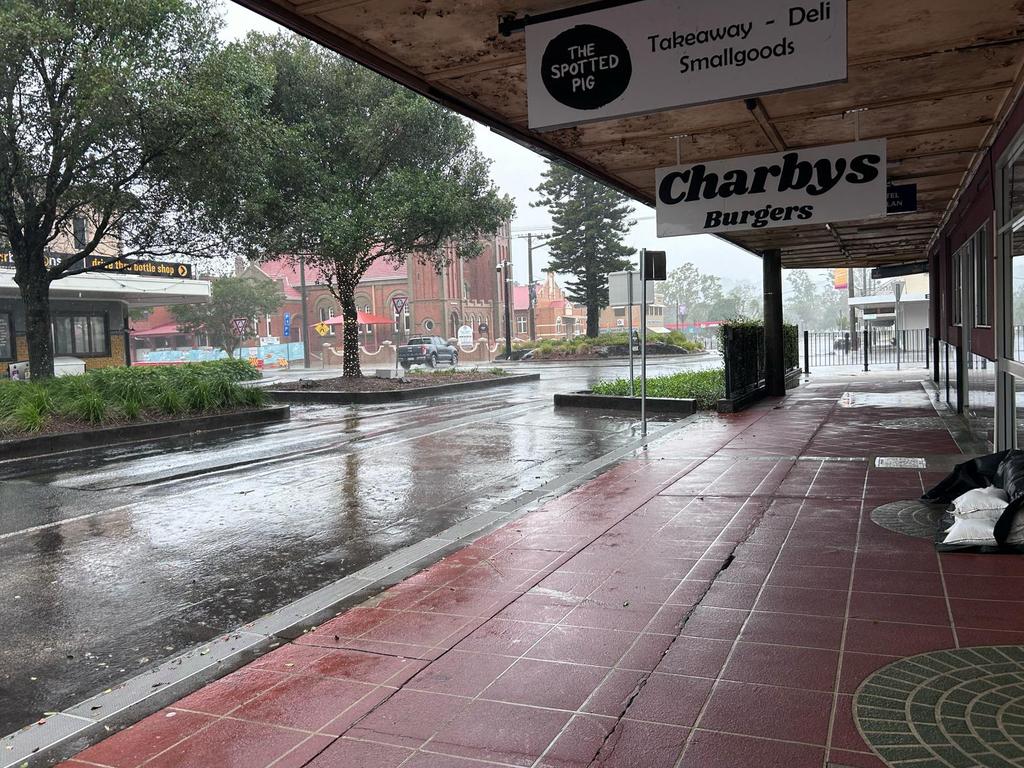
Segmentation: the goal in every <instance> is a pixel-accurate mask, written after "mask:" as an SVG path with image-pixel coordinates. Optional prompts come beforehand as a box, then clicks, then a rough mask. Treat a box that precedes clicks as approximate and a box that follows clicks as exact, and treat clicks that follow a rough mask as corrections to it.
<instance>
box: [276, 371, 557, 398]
mask: <svg viewBox="0 0 1024 768" xmlns="http://www.w3.org/2000/svg"><path fill="white" fill-rule="evenodd" d="M539 378H540V374H539V373H519V374H515V375H514V376H500V377H497V378H494V379H482V380H480V381H457V382H452V383H451V384H438V385H436V386H432V387H415V388H410V389H392V390H383V391H378V392H330V391H325V390H315V389H268V390H267V394H269V395H270V396H271V398H273V399H274V400H276V401H278V402H282V403H308V404H324V405H371V404H377V403H395V402H400V401H403V400H414V399H416V398H418V397H431V396H433V395H447V394H450V393H453V392H463V391H466V390H473V389H489V388H490V387H502V386H507V385H509V384H522V383H524V382H527V381H536V380H537V379H539Z"/></svg>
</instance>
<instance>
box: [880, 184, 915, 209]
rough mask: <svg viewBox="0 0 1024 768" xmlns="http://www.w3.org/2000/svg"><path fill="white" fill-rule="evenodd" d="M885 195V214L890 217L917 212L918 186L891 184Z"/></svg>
mask: <svg viewBox="0 0 1024 768" xmlns="http://www.w3.org/2000/svg"><path fill="white" fill-rule="evenodd" d="M885 195H886V197H885V212H886V213H888V214H889V215H890V216H891V215H892V214H894V213H913V212H914V211H916V210H917V184H890V185H889V187H888V189H886V191H885Z"/></svg>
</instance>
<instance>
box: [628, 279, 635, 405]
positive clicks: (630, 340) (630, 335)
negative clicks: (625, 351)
mask: <svg viewBox="0 0 1024 768" xmlns="http://www.w3.org/2000/svg"><path fill="white" fill-rule="evenodd" d="M626 278H627V279H628V281H629V282H628V284H627V287H626V301H628V302H629V304H628V305H627V306H626V317H627V318H628V319H627V320H626V324H627V326H626V327H627V329H628V330H627V331H626V346H627V347H629V396H630V397H636V393H635V391H634V389H633V378H634V376H633V271H632V270H627V271H626Z"/></svg>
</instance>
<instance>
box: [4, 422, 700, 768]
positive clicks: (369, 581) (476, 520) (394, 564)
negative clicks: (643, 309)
mask: <svg viewBox="0 0 1024 768" xmlns="http://www.w3.org/2000/svg"><path fill="white" fill-rule="evenodd" d="M697 418H698V417H697V416H690V417H688V418H686V419H682V420H681V421H678V422H676V423H674V424H672V425H670V426H667V427H665V428H663V429H660V430H658V431H657V432H652V433H650V434H648V435H647V436H646V437H643V438H639V439H637V440H634V441H632V442H631V443H629V444H627V445H624V446H622V447H620V448H617V449H615V450H613V451H610V452H608V453H606V454H604V455H603V456H599V457H598V458H596V459H593V460H591V461H589V462H587V463H586V464H582V465H580V466H579V467H578V468H577V469H576V470H575V471H574V472H572V473H569V474H566V475H562V476H560V477H557V478H555V479H553V480H550V481H548V482H547V483H545V484H544V485H541V486H540V487H538V488H536V489H534V490H532V491H529V492H527V493H524V494H522V495H520V496H518V497H516V498H514V499H510V500H509V501H506V502H504V503H502V504H499V505H497V506H496V507H494V508H493V509H491V510H490V511H488V512H482V513H480V514H478V515H475V516H473V517H471V518H469V519H467V520H463V521H462V522H460V523H457V524H455V525H453V526H451V527H450V528H447V529H445V530H444V531H441V532H440V533H437V534H435V535H434V536H430V537H428V538H426V539H423V540H422V541H419V542H417V543H415V544H412V545H410V546H408V547H404V548H402V549H399V550H396V551H394V552H392V553H390V554H389V555H387V556H386V557H384V558H383V559H381V560H378V561H377V562H375V563H373V564H371V565H369V566H366V567H365V568H362V569H360V570H358V571H355V572H353V573H351V574H349V575H348V576H345V577H343V578H341V579H338V580H337V581H334V582H332V583H330V584H328V585H326V586H324V587H321V588H320V589H318V590H316V591H315V592H312V593H310V594H308V595H305V596H304V597H301V598H299V599H298V600H295V601H294V602H291V603H289V604H288V605H285V606H283V607H281V608H279V609H277V610H276V611H273V612H271V613H269V614H267V615H265V616H263V617H261V618H259V619H257V620H256V621H253V622H250V623H248V624H245V625H243V626H242V627H239V628H238V629H237V630H234V631H232V632H228V633H226V634H224V635H221V636H219V637H216V638H214V639H213V640H211V641H209V642H207V643H204V644H202V645H200V646H198V647H195V648H192V649H191V650H189V651H186V652H184V653H182V654H179V655H177V656H175V657H173V658H171V659H168V660H167V661H165V662H163V663H161V664H159V665H158V666H157V667H155V668H154V669H152V670H149V671H148V672H144V673H142V674H140V675H137V676H135V677H133V678H131V679H129V680H127V681H125V682H123V683H120V684H118V685H117V686H114V687H113V688H108V689H107V690H105V691H103V692H102V693H99V694H97V695H95V696H92V697H90V698H88V699H86V700H84V701H82V702H79V703H78V704H75V705H73V706H71V707H68V708H66V709H64V710H63V711H61V712H54V713H50V714H47V715H46V716H45V717H44V718H42V719H40V720H38V721H37V722H35V723H33V724H32V725H29V726H27V727H25V728H22V729H21V730H19V731H17V732H15V733H13V734H10V735H8V736H5V737H3V738H0V768H35V767H36V766H43V765H52V764H53V763H54V762H55V761H59V760H63V759H66V758H68V757H71V756H72V755H74V754H77V753H78V752H79V751H81V750H83V749H85V748H86V747H88V746H90V745H91V744H94V743H96V742H98V741H100V740H101V739H103V738H105V737H107V736H109V735H111V734H112V733H114V732H116V731H117V730H119V729H121V728H123V727H125V726H127V725H130V724H133V723H135V722H138V721H139V720H141V719H142V718H144V717H146V716H147V715H150V714H152V713H153V712H156V711H157V710H159V709H161V708H163V707H165V706H167V705H168V704H171V703H172V702H174V701H177V700H178V699H180V698H182V697H183V696H186V695H187V694H189V693H191V692H193V691H195V690H197V689H199V688H200V687H202V686H203V685H205V684H207V683H209V682H211V681H212V680H215V679H217V678H219V677H222V676H224V675H226V674H228V673H229V672H232V671H234V670H235V669H238V668H239V667H241V666H244V665H245V664H247V663H249V662H251V661H253V660H254V659H256V658H258V657H259V656H261V655H263V654H264V653H266V652H268V651H270V650H272V649H273V648H275V647H277V646H279V645H281V644H282V643H283V642H286V641H288V640H291V639H294V638H295V637H298V636H300V635H302V634H303V633H304V632H306V631H308V630H309V629H310V628H311V627H314V626H316V625H318V624H320V623H321V622H322V621H324V620H326V619H328V618H330V617H332V616H334V615H335V614H336V613H337V612H338V611H339V610H340V609H343V608H345V607H348V606H351V605H353V604H355V603H357V602H361V601H362V600H364V599H366V598H368V597H370V596H371V595H372V594H373V593H375V592H377V591H380V590H382V589H384V588H386V587H388V586H390V585H391V584H394V583H396V582H397V581H400V580H402V579H404V578H406V577H408V576H409V575H411V574H413V573H415V572H417V571H419V570H422V569H423V568H425V567H426V566H428V565H430V564H432V563H434V562H436V561H438V560H440V559H441V557H443V556H444V555H445V554H448V553H450V552H452V551H455V550H458V549H461V548H462V547H464V546H465V545H466V544H468V543H470V542H472V541H474V540H475V539H477V538H479V537H481V536H484V535H486V534H487V533H489V532H490V531H492V530H494V529H495V528H498V527H499V526H501V525H503V524H505V523H507V522H509V521H510V520H512V519H514V518H516V517H519V516H521V515H523V514H525V513H526V512H529V511H531V510H532V509H535V508H536V507H538V506H540V504H541V502H542V500H544V499H545V498H547V497H549V496H554V495H555V494H558V493H561V492H564V491H566V490H569V489H571V488H574V487H577V486H579V485H581V484H582V483H583V482H585V481H586V480H589V479H591V478H592V477H594V476H596V475H598V474H600V473H601V472H602V471H604V470H606V469H607V468H608V467H609V466H611V465H613V464H615V463H617V462H618V461H620V460H622V459H623V458H625V457H626V456H628V455H630V454H632V453H635V452H636V451H638V450H641V449H643V448H644V447H646V446H647V445H649V444H650V443H652V442H655V441H657V440H659V439H661V438H663V437H666V436H668V435H669V434H672V433H674V432H677V431H679V430H680V429H684V428H685V427H687V426H688V425H689V424H691V423H692V422H693V421H695V420H696V419H697Z"/></svg>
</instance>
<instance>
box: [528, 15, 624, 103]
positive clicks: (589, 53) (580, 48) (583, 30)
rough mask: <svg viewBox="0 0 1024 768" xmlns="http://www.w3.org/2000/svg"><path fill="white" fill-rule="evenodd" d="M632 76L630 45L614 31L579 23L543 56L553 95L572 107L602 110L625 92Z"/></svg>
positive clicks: (546, 82) (543, 70) (543, 71)
mask: <svg viewBox="0 0 1024 768" xmlns="http://www.w3.org/2000/svg"><path fill="white" fill-rule="evenodd" d="M632 76H633V62H632V61H631V60H630V57H629V48H628V47H627V46H626V44H625V43H624V42H623V41H622V38H621V37H619V36H618V35H616V34H615V33H614V32H610V31H608V30H607V29H604V28H602V27H596V26H594V25H593V24H579V25H577V26H575V27H573V28H572V29H567V30H565V31H564V32H562V33H560V34H559V35H557V36H555V37H554V38H553V39H552V40H551V42H550V43H548V46H547V48H546V49H545V50H544V56H543V58H542V59H541V78H542V80H543V81H544V87H545V88H547V91H548V93H550V94H551V97H552V98H554V99H556V100H557V101H559V102H560V103H562V104H564V105H565V106H567V107H571V108H573V109H600V108H601V107H603V106H605V105H606V104H610V103H611V102H613V101H615V99H617V98H619V96H621V95H622V94H623V93H625V92H626V88H628V87H629V81H630V78H632Z"/></svg>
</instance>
